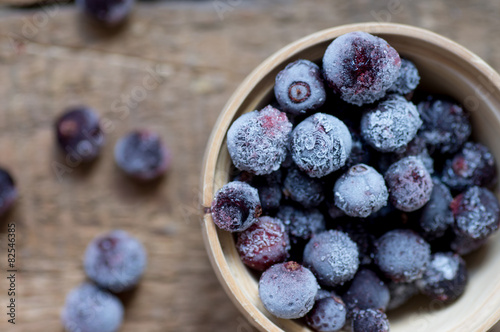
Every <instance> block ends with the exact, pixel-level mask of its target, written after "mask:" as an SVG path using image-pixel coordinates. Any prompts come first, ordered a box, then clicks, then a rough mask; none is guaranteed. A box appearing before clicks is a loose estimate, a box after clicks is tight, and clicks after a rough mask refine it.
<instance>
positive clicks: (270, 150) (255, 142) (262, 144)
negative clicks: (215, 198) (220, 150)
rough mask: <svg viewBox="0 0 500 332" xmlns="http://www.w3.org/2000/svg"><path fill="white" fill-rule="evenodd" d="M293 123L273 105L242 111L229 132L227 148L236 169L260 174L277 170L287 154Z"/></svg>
mask: <svg viewBox="0 0 500 332" xmlns="http://www.w3.org/2000/svg"><path fill="white" fill-rule="evenodd" d="M291 131H292V124H291V123H290V121H288V118H287V116H286V114H285V113H284V112H280V111H279V110H278V109H276V108H274V107H272V106H266V107H264V108H263V109H262V110H261V111H253V112H250V113H246V114H243V115H242V116H240V117H239V118H238V119H236V121H234V123H233V124H232V125H231V127H230V128H229V130H228V132H227V148H228V150H229V155H230V156H231V159H232V160H233V164H234V166H236V168H238V169H240V170H243V171H248V172H251V173H254V174H257V175H263V174H269V173H272V172H274V171H276V170H278V169H279V168H280V166H281V163H282V162H283V161H284V160H285V158H286V155H287V147H288V146H289V143H290V142H289V141H290V132H291Z"/></svg>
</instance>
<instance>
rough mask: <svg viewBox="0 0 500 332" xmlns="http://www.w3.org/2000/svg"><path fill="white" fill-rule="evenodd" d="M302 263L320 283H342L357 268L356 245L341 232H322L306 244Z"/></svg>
mask: <svg viewBox="0 0 500 332" xmlns="http://www.w3.org/2000/svg"><path fill="white" fill-rule="evenodd" d="M304 265H305V266H307V267H309V268H310V269H311V271H312V272H313V273H314V274H315V275H316V276H317V277H318V281H319V283H320V284H321V285H324V286H327V287H333V286H337V285H342V284H344V283H345V282H346V281H349V280H351V279H352V278H353V277H354V274H356V271H357V270H358V266H359V252H358V247H357V245H356V243H355V242H353V241H352V240H351V239H350V238H349V236H348V235H347V234H345V233H343V232H339V231H333V230H330V231H326V232H322V233H319V234H317V235H315V236H313V238H312V239H311V240H310V241H309V243H308V244H307V245H306V247H305V249H304Z"/></svg>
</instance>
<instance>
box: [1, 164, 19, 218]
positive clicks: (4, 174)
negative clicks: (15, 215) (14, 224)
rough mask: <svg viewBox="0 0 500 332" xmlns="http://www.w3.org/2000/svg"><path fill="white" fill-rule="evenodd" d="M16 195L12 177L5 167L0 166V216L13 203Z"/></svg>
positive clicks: (17, 194)
mask: <svg viewBox="0 0 500 332" xmlns="http://www.w3.org/2000/svg"><path fill="white" fill-rule="evenodd" d="M18 196H19V193H18V191H17V189H16V184H15V182H14V179H13V178H12V176H11V175H10V173H9V172H8V171H7V170H6V169H3V168H0V216H1V215H3V214H5V213H6V212H7V211H8V210H9V209H10V208H11V207H12V206H13V205H14V203H15V202H16V200H17V198H18Z"/></svg>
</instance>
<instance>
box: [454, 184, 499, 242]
mask: <svg viewBox="0 0 500 332" xmlns="http://www.w3.org/2000/svg"><path fill="white" fill-rule="evenodd" d="M450 208H451V211H452V212H453V216H454V217H455V224H454V230H455V233H457V234H461V235H463V236H466V237H469V238H471V239H474V240H478V239H484V238H486V237H488V236H490V235H491V234H493V233H494V232H495V231H496V230H497V229H498V226H499V222H500V219H499V218H500V215H499V213H500V204H499V202H498V199H497V197H496V196H495V194H494V193H492V192H491V191H489V190H488V189H486V188H481V187H471V188H469V189H468V190H467V191H466V192H464V193H462V194H460V195H458V196H457V197H455V199H453V201H452V202H451V204H450Z"/></svg>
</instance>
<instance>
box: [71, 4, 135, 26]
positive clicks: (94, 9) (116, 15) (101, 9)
mask: <svg viewBox="0 0 500 332" xmlns="http://www.w3.org/2000/svg"><path fill="white" fill-rule="evenodd" d="M76 3H77V5H78V6H79V7H80V8H81V9H82V10H83V11H84V13H85V14H86V15H88V16H89V17H91V18H93V19H95V20H96V21H98V22H100V23H103V24H106V25H109V26H114V25H118V24H120V23H122V22H123V21H124V20H125V19H126V18H127V17H128V15H129V14H130V12H131V11H132V8H133V7H134V3H135V0H76Z"/></svg>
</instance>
